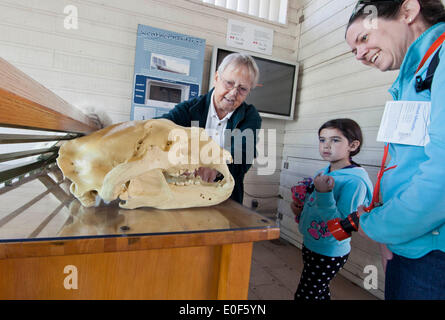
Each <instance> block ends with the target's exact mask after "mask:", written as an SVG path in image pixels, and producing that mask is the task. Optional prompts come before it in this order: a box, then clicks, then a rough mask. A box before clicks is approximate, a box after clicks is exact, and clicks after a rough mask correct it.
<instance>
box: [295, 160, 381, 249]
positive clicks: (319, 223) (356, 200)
mask: <svg viewBox="0 0 445 320" xmlns="http://www.w3.org/2000/svg"><path fill="white" fill-rule="evenodd" d="M329 167H330V166H328V167H326V168H324V169H322V170H320V171H319V172H318V173H320V172H321V173H322V174H324V175H329V176H332V177H333V178H334V180H335V186H334V189H333V190H332V191H331V192H323V193H322V192H317V191H315V190H314V192H312V193H311V194H308V195H306V199H305V202H304V208H303V211H302V213H301V217H300V223H299V226H298V229H299V231H300V232H301V233H302V234H303V237H304V240H303V243H304V245H305V246H306V248H308V249H309V250H311V251H313V252H316V253H318V254H322V255H325V256H329V257H340V256H344V255H345V254H347V253H349V252H350V251H351V245H350V241H351V239H350V238H349V239H346V240H343V241H337V240H336V239H335V238H334V237H333V236H332V235H331V234H330V232H329V231H328V229H327V222H328V221H329V220H331V219H334V218H342V219H344V218H346V217H347V216H348V214H350V213H352V212H354V211H356V210H357V207H358V206H360V205H366V206H367V205H368V204H369V203H371V199H372V190H373V188H372V183H371V180H370V179H369V176H368V173H367V172H366V171H365V169H363V168H362V167H353V168H350V167H347V168H343V169H339V170H335V171H332V172H329ZM318 173H317V174H318Z"/></svg>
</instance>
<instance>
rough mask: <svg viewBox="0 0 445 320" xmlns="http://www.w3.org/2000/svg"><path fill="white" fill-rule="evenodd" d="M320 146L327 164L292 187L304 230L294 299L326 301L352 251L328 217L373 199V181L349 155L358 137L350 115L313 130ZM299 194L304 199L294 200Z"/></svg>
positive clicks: (356, 148) (354, 150)
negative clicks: (335, 233) (330, 225)
mask: <svg viewBox="0 0 445 320" xmlns="http://www.w3.org/2000/svg"><path fill="white" fill-rule="evenodd" d="M318 136H319V151H320V155H321V156H322V158H323V159H324V160H327V161H329V166H327V167H326V168H324V169H322V170H320V171H319V172H318V174H317V175H316V176H315V178H314V180H313V185H308V181H310V180H309V179H305V180H304V181H303V183H302V184H300V185H299V186H298V187H294V188H292V190H293V192H294V191H297V193H298V191H300V192H301V190H302V189H306V190H307V192H306V194H305V195H302V194H301V193H300V194H299V195H298V194H296V195H295V194H294V197H293V198H294V202H292V204H291V209H292V211H293V212H294V214H295V218H296V221H297V222H299V230H300V232H301V233H302V234H303V264H304V267H303V271H302V274H301V278H300V283H299V285H298V288H297V291H296V292H295V297H294V298H295V300H330V291H329V283H330V281H331V280H332V279H333V278H334V276H335V275H336V274H337V272H338V271H339V270H340V269H341V268H342V267H343V265H344V264H345V263H346V260H347V259H348V256H349V252H350V250H351V246H350V238H349V239H346V240H343V241H341V242H338V241H337V240H336V239H335V238H334V237H333V236H332V235H331V234H330V233H329V231H328V229H327V222H328V220H331V219H333V218H336V217H340V218H345V217H346V216H347V215H348V214H350V213H351V212H353V211H356V210H357V207H358V206H360V205H368V203H369V202H370V201H371V198H372V184H371V180H370V179H369V177H368V174H367V173H366V171H365V170H364V169H363V168H362V167H360V165H358V164H357V163H355V162H354V161H352V157H353V156H355V155H356V154H357V153H359V151H360V147H361V144H362V141H363V138H362V132H361V129H360V127H359V125H358V124H357V123H356V122H355V121H353V120H351V119H335V120H331V121H328V122H326V123H325V124H323V125H322V126H321V128H320V129H319V130H318ZM299 199H303V200H304V201H299Z"/></svg>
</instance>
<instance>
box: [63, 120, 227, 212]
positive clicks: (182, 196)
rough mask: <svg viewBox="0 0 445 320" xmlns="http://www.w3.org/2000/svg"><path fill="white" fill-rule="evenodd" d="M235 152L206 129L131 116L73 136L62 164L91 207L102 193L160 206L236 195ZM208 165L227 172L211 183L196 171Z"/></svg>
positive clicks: (134, 204) (131, 204)
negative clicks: (230, 164)
mask: <svg viewBox="0 0 445 320" xmlns="http://www.w3.org/2000/svg"><path fill="white" fill-rule="evenodd" d="M231 161H232V157H231V155H230V153H229V152H228V151H226V150H224V149H222V148H220V146H219V145H217V144H216V143H215V142H214V141H213V140H212V139H211V138H209V137H208V136H207V134H206V132H205V130H204V129H202V128H197V127H191V128H185V127H181V126H178V125H176V124H174V123H173V122H171V121H169V120H165V119H160V120H145V121H129V122H123V123H120V124H115V125H112V126H109V127H107V128H105V129H102V130H99V131H96V132H94V133H92V134H90V135H88V136H84V137H81V138H77V139H74V140H70V141H68V142H66V143H64V144H63V145H62V146H61V148H60V150H59V157H58V158H57V164H58V166H59V168H60V169H61V170H62V172H63V174H64V176H65V177H67V178H68V179H70V180H71V181H72V184H71V187H70V190H71V193H73V194H74V196H75V197H76V198H78V199H79V200H80V202H81V203H82V204H83V205H84V206H86V207H90V206H93V205H95V204H96V203H97V199H99V198H98V197H100V198H102V199H103V200H104V201H105V202H111V201H113V200H116V199H118V198H119V199H120V204H119V205H120V207H122V208H126V209H133V208H138V207H155V208H159V209H173V208H188V207H202V206H210V205H215V204H218V203H220V202H222V201H224V200H226V199H227V198H228V197H230V195H231V194H232V190H233V187H234V179H233V177H232V175H231V174H230V172H229V170H228V167H227V164H226V163H227V162H231ZM200 167H207V168H211V169H215V170H217V171H218V172H219V173H220V174H221V176H222V177H223V178H222V179H220V180H219V181H216V182H213V183H207V182H204V181H202V180H201V179H200V177H199V176H195V170H197V169H198V168H200Z"/></svg>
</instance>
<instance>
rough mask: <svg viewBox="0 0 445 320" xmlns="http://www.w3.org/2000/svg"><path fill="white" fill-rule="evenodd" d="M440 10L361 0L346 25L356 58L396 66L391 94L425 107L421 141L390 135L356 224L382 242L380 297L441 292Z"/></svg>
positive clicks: (443, 126) (443, 27) (443, 129)
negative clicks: (377, 192)
mask: <svg viewBox="0 0 445 320" xmlns="http://www.w3.org/2000/svg"><path fill="white" fill-rule="evenodd" d="M444 22H445V10H444V6H443V4H442V2H441V1H440V0H405V1H402V0H399V1H359V2H358V3H357V5H356V7H355V9H354V11H353V14H352V16H351V18H350V20H349V23H348V25H347V30H346V42H347V43H348V45H349V46H350V48H351V49H352V53H353V54H354V55H355V57H356V59H357V60H359V61H361V62H362V63H363V64H365V65H368V66H371V67H374V68H377V69H379V70H381V71H387V70H400V71H399V75H398V78H397V79H396V81H395V82H394V84H393V85H392V87H391V88H390V89H389V92H390V93H391V95H392V96H393V99H394V100H395V101H399V102H403V101H426V102H427V104H428V105H430V107H431V112H430V119H429V120H430V122H429V125H428V127H427V129H428V130H427V131H428V132H427V133H426V134H427V135H429V142H428V143H426V144H425V145H424V146H419V145H409V144H398V143H389V154H390V156H391V161H390V162H389V163H388V164H387V167H390V166H397V167H396V168H394V169H392V170H389V171H387V172H386V173H385V174H384V175H383V178H382V180H381V199H380V202H381V203H382V205H381V206H379V207H376V208H374V209H373V210H372V211H370V212H364V210H363V209H362V208H361V209H359V214H360V220H359V226H360V227H359V232H360V233H361V234H362V235H366V236H367V237H369V238H371V239H373V240H375V241H377V242H379V243H381V244H384V245H381V248H382V258H383V265H384V269H386V273H385V274H386V277H385V298H386V299H445V277H443V274H444V273H445V192H444V190H445V48H442V47H443V45H442V42H443V41H444V40H445V23H444Z"/></svg>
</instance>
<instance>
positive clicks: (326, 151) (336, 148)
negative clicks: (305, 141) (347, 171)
mask: <svg viewBox="0 0 445 320" xmlns="http://www.w3.org/2000/svg"><path fill="white" fill-rule="evenodd" d="M359 145H360V142H359V141H358V140H354V141H352V142H349V141H348V139H347V138H346V137H345V136H344V135H343V133H342V132H341V131H340V130H338V129H336V128H325V129H323V130H321V131H320V135H319V151H320V155H321V157H322V158H323V159H324V160H327V161H329V162H330V163H331V171H333V170H337V169H341V168H343V167H346V166H348V165H350V164H351V162H350V160H349V155H350V153H351V152H352V151H354V150H356V149H357V148H358V146H359Z"/></svg>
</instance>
